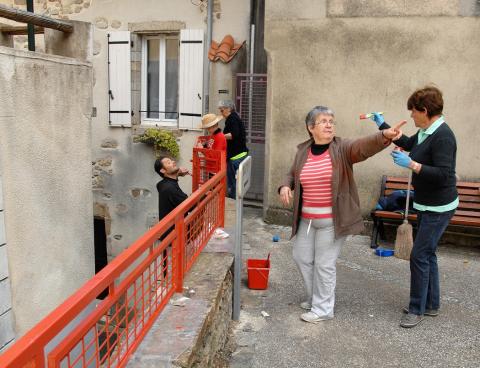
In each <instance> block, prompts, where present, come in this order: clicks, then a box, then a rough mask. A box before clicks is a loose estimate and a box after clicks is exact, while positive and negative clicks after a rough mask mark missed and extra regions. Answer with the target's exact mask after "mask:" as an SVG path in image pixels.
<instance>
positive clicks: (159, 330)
mask: <svg viewBox="0 0 480 368" xmlns="http://www.w3.org/2000/svg"><path fill="white" fill-rule="evenodd" d="M230 239H231V238H229V239H228V240H225V241H223V242H224V244H223V246H220V245H218V242H217V247H220V248H223V249H226V248H228V245H226V244H227V243H228V242H229V241H231V240H230ZM212 251H213V253H209V252H208V251H206V252H205V251H204V252H202V253H201V254H200V256H199V258H198V259H197V262H196V263H195V264H194V266H193V267H192V269H191V270H190V272H189V273H188V275H187V277H186V279H185V282H184V286H185V287H188V288H191V289H194V290H195V294H194V295H193V296H192V297H191V299H189V300H187V301H186V302H185V306H183V307H179V306H174V305H172V304H168V305H167V306H166V307H165V309H164V310H163V311H162V313H161V314H160V316H159V318H158V319H157V321H155V323H154V325H153V326H152V328H151V329H150V331H149V332H148V334H147V336H146V337H145V339H144V340H143V342H142V343H141V344H140V346H139V348H138V349H137V351H136V352H135V354H134V355H133V356H132V358H131V359H130V362H129V363H128V365H127V367H128V368H139V367H141V368H150V367H152V368H153V367H155V368H162V367H211V366H216V365H217V364H216V361H217V359H218V357H217V355H218V353H219V351H220V350H222V349H223V348H224V346H225V343H226V341H227V336H228V332H229V326H230V321H231V316H232V283H233V274H232V271H231V268H232V264H233V256H232V255H231V254H229V253H218V252H216V251H215V250H212ZM181 296H182V295H181V294H175V295H174V296H173V298H172V300H176V299H178V298H179V297H181Z"/></svg>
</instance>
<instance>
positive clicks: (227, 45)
mask: <svg viewBox="0 0 480 368" xmlns="http://www.w3.org/2000/svg"><path fill="white" fill-rule="evenodd" d="M243 45H245V41H243V42H242V43H239V44H235V42H234V40H233V37H232V36H231V35H226V36H225V37H224V38H223V40H222V42H220V43H218V42H215V41H212V44H211V46H210V49H209V50H208V58H209V59H210V61H218V60H221V61H223V62H224V63H229V62H230V61H231V60H232V59H233V57H234V56H235V54H236V53H237V52H238V50H240V49H241V48H242V46H243Z"/></svg>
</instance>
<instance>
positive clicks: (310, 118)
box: [305, 106, 335, 137]
mask: <svg viewBox="0 0 480 368" xmlns="http://www.w3.org/2000/svg"><path fill="white" fill-rule="evenodd" d="M320 114H323V115H330V116H335V112H334V111H333V110H332V109H331V108H329V107H327V106H315V107H314V108H313V109H311V110H310V111H309V112H308V114H307V117H306V118H305V127H306V128H307V132H308V135H309V136H310V137H311V136H312V133H310V131H309V130H308V126H309V125H314V124H315V120H316V119H317V116H318V115H320Z"/></svg>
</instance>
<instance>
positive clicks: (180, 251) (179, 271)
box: [174, 214, 185, 293]
mask: <svg viewBox="0 0 480 368" xmlns="http://www.w3.org/2000/svg"><path fill="white" fill-rule="evenodd" d="M175 232H176V233H177V239H176V240H175V246H174V249H175V252H176V254H177V267H176V271H175V273H174V278H175V286H176V287H175V291H176V292H177V293H181V292H183V272H184V267H185V219H184V216H183V214H182V215H180V216H177V218H176V220H175Z"/></svg>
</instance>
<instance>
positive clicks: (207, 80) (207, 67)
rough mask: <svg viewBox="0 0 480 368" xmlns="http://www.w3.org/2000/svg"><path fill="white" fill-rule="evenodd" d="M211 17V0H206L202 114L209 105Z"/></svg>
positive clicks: (206, 111) (206, 110)
mask: <svg viewBox="0 0 480 368" xmlns="http://www.w3.org/2000/svg"><path fill="white" fill-rule="evenodd" d="M212 16H213V0H208V5H207V41H206V42H205V59H204V63H203V113H204V114H206V113H208V110H209V105H210V60H208V50H210V45H211V44H212Z"/></svg>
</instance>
